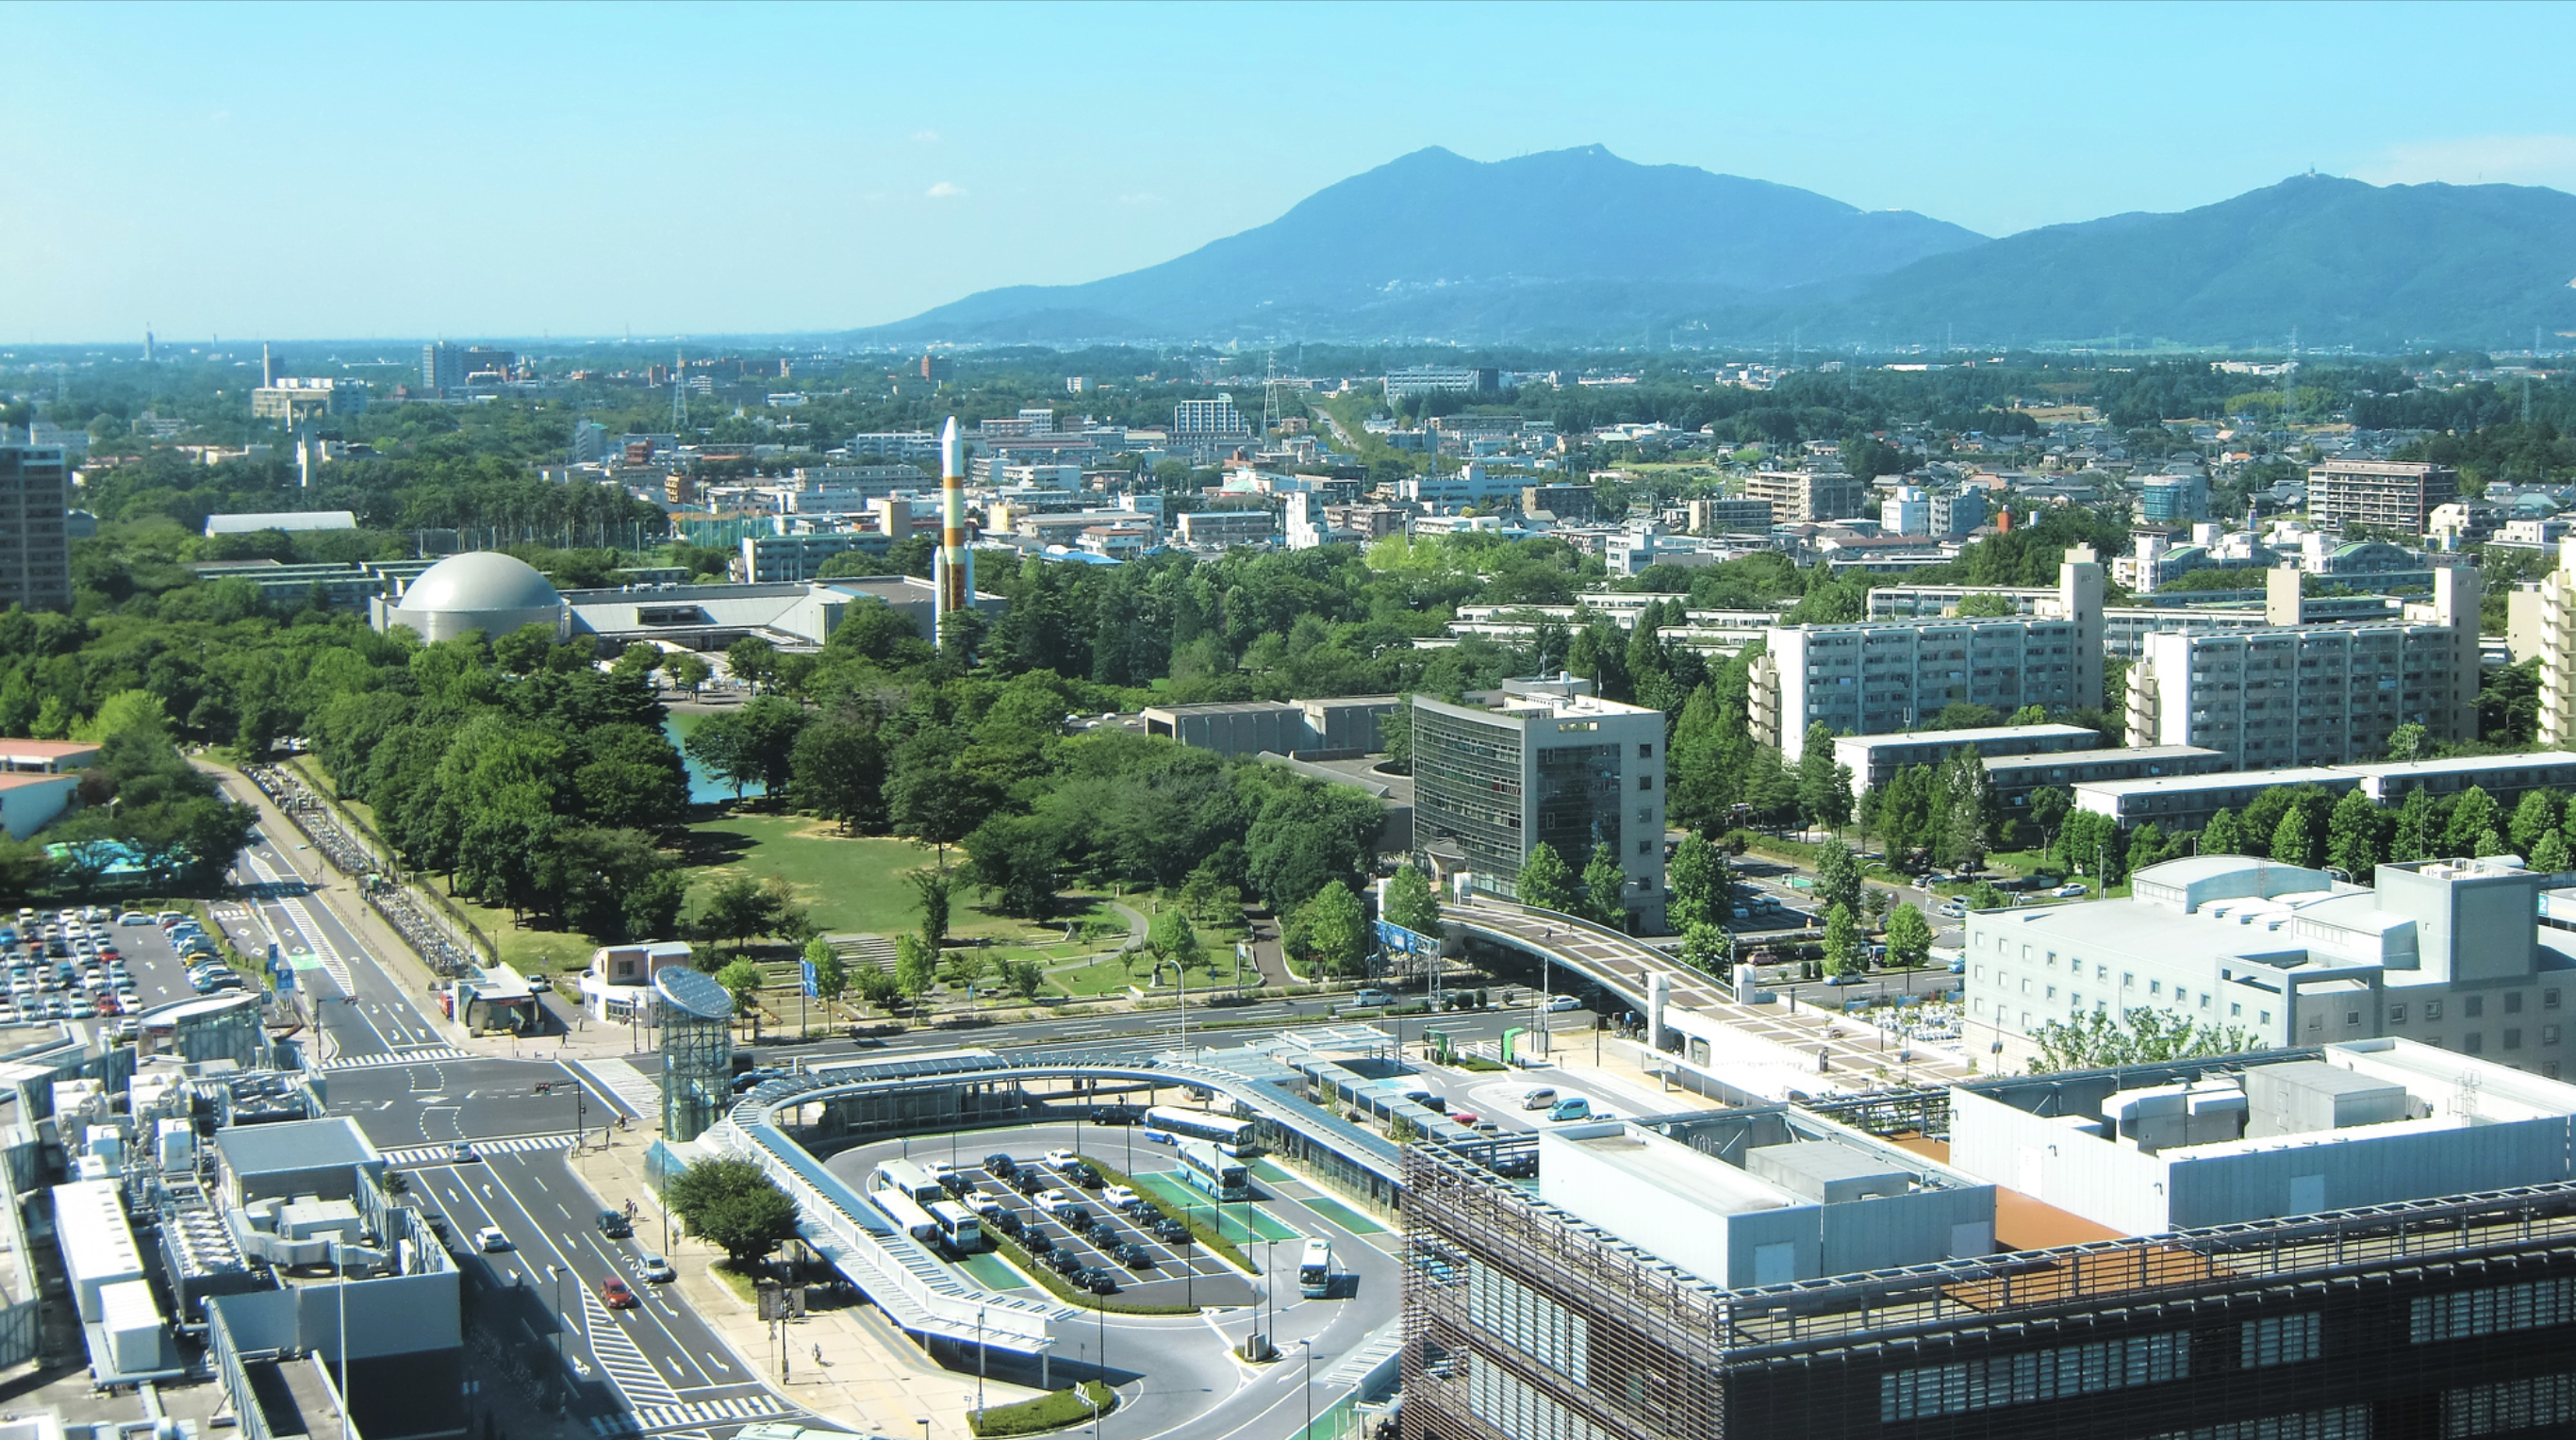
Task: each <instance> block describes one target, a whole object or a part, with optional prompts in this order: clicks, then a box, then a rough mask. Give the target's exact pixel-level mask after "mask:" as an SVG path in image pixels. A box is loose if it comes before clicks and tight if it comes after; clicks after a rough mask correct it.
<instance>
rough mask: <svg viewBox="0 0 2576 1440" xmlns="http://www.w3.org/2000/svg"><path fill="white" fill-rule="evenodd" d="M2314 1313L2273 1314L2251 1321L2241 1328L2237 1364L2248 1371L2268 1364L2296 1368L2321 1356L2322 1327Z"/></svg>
mask: <svg viewBox="0 0 2576 1440" xmlns="http://www.w3.org/2000/svg"><path fill="white" fill-rule="evenodd" d="M2319 1321H2320V1317H2319V1316H2318V1315H2317V1314H2316V1312H2315V1311H2310V1312H2308V1313H2307V1314H2305V1315H2271V1316H2266V1317H2264V1318H2263V1319H2260V1320H2248V1321H2246V1322H2245V1323H2244V1325H2243V1326H2242V1327H2240V1329H2241V1332H2242V1334H2241V1340H2242V1348H2241V1349H2240V1350H2239V1351H2238V1355H2239V1359H2238V1360H2237V1363H2238V1364H2239V1365H2241V1366H2243V1367H2244V1368H2245V1369H2248V1370H2259V1369H2262V1368H2263V1367H2264V1366H2267V1365H2295V1364H2297V1363H2299V1362H2300V1361H2302V1360H2314V1359H2315V1358H2317V1355H2318V1345H2319V1337H2320V1334H2321V1331H2322V1329H2323V1327H2322V1326H2321V1324H2320V1323H2319Z"/></svg>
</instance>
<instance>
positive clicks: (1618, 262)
mask: <svg viewBox="0 0 2576 1440" xmlns="http://www.w3.org/2000/svg"><path fill="white" fill-rule="evenodd" d="M1981 243H1983V237H1981V236H1979V235H1977V234H1976V233H1974V232H1972V231H1968V230H1963V229H1961V228H1960V227H1958V226H1956V225H1951V224H1947V223H1945V222H1942V221H1939V220H1933V219H1930V218H1928V217H1926V216H1922V215H1917V214H1914V213H1912V212H1911V211H1878V212H1872V211H1865V210H1857V209H1854V208H1852V207H1851V206H1849V205H1845V204H1843V203H1842V202H1840V201H1838V200H1831V199H1827V198H1826V197H1824V196H1822V195H1818V194H1815V193H1814V192H1812V191H1807V190H1799V189H1795V188H1793V187H1790V186H1787V185H1774V184H1770V183H1768V182H1765V181H1760V180H1746V179H1742V178H1739V177H1737V176H1732V175H1714V174H1711V173H1709V172H1708V171H1705V170H1700V169H1695V168H1693V167H1690V166H1687V165H1638V164H1634V163H1632V162H1629V161H1626V160H1622V159H1620V158H1619V157H1617V156H1615V155H1613V154H1611V153H1610V152H1609V151H1607V150H1605V149H1603V148H1601V147H1600V146H1598V145H1593V146H1587V147H1584V148H1582V149H1578V150H1558V151H1551V152H1548V153H1545V154H1538V155H1525V156H1522V157H1520V158H1518V159H1514V160H1501V161H1495V162H1492V163H1490V164H1487V163H1479V162H1477V161H1473V160H1468V159H1465V158H1463V157H1461V156H1458V155H1454V154H1452V153H1450V152H1449V151H1447V150H1442V149H1438V148H1433V149H1428V150H1420V151H1416V152H1414V153H1413V154H1411V155H1407V156H1405V157H1403V158H1402V159H1399V160H1395V161H1391V162H1389V163H1388V164H1385V165H1381V166H1379V167H1378V168H1377V169H1375V170H1371V171H1368V172H1367V173H1365V174H1362V175H1355V176H1353V177H1351V178H1350V179H1348V180H1344V181H1342V182H1340V183H1339V184H1335V185H1331V186H1327V187H1326V188H1324V189H1322V190H1319V191H1317V192H1316V193H1315V194H1313V195H1311V196H1308V197H1307V198H1306V199H1305V200H1303V201H1300V202H1299V203H1298V204H1297V205H1296V206H1295V207H1294V208H1293V209H1291V210H1289V212H1288V213H1287V214H1285V215H1282V216H1281V217H1279V218H1278V219H1277V220H1274V221H1272V222H1271V223H1269V224H1267V225H1262V226H1259V227H1256V228H1254V229H1251V230H1247V231H1244V232H1243V233H1241V234H1239V235H1232V236H1228V237H1227V238H1225V239H1223V240H1218V241H1215V242H1213V243H1211V244H1208V245H1205V246H1202V247H1200V248H1199V249H1197V250H1194V251H1192V252H1190V253H1189V254H1187V255H1183V256H1181V257H1180V258H1179V259H1176V260H1170V261H1166V262H1164V263H1163V264H1160V265H1155V266H1151V267H1148V268H1146V269H1143V270H1137V271H1133V272H1130V273H1128V274H1125V275H1118V276H1113V277H1111V278H1109V279H1106V280H1096V281H1093V282H1091V283H1089V284H1085V285H1053V286H1035V285H1021V286H1012V287H1009V288H1006V289H1000V290H987V291H984V292H982V293H980V294H976V295H970V296H968V297H966V298H965V299H963V300H960V301H957V302H956V303H954V304H950V305H943V306H941V307H939V308H938V309H935V310H931V311H928V312H926V313H924V314H922V315H918V316H915V317H913V318H912V319H910V320H905V321H901V322H898V323H896V324H893V325H886V326H881V327H878V328H876V329H874V330H870V331H865V332H861V333H862V335H863V336H864V337H866V338H869V339H876V340H887V341H902V342H909V341H932V340H947V341H966V342H972V341H986V342H1064V341H1073V340H1113V339H1209V338H1226V337H1232V336H1265V335H1285V334H1298V335H1301V336H1303V337H1306V338H1312V339H1317V340H1325V339H1376V338H1380V337H1388V336H1407V335H1444V336H1458V337H1461V338H1473V337H1476V336H1480V335H1481V336H1483V337H1484V338H1487V339H1502V338H1505V337H1507V336H1508V337H1509V338H1514V339H1522V338H1556V339H1579V340H1589V339H1599V338H1603V337H1606V336H1609V335H1612V334H1616V333H1619V332H1621V331H1628V332H1630V333H1641V332H1642V330H1643V329H1644V328H1645V327H1651V326H1655V325H1657V324H1659V323H1665V322H1667V321H1668V320H1669V317H1671V316H1672V315H1673V314H1674V313H1675V312H1676V311H1677V310H1709V309H1717V308H1728V307H1735V306H1743V305H1749V304H1752V303H1754V302H1756V301H1758V300H1760V299H1761V298H1762V297H1764V296H1766V295H1774V294H1778V293H1779V292H1782V291H1786V290H1789V289H1792V288H1794V287H1799V286H1808V285H1816V284H1820V283H1824V282H1832V281H1851V280H1858V279H1864V278H1866V277H1869V276H1874V275H1880V274H1884V273H1885V272H1888V271H1891V270H1894V269H1897V268H1898V267H1900V266H1903V265H1906V264H1909V263H1911V262H1915V261H1919V260H1922V259H1923V258H1925V257H1927V256H1935V255H1940V254H1943V253H1946V252H1952V251H1960V250H1965V249H1968V248H1970V247H1973V246H1977V245H1979V244H1981Z"/></svg>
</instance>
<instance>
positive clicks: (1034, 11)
mask: <svg viewBox="0 0 2576 1440" xmlns="http://www.w3.org/2000/svg"><path fill="white" fill-rule="evenodd" d="M0 15H5V16H6V22H5V24H0V43H5V48H6V53H7V54H8V55H9V57H10V72H9V79H8V82H7V83H6V84H5V85H0V133H7V134H9V135H11V136H13V137H15V138H16V139H17V140H18V141H19V144H18V145H17V146H15V147H13V150H12V153H11V157H10V164H9V168H8V171H7V174H6V177H5V180H0V196H4V197H5V198H0V216H5V217H6V221H5V223H0V343H20V342H43V341H81V340H101V339H117V340H123V339H126V338H129V337H139V334H140V332H141V331H142V329H143V327H144V325H145V324H146V323H147V322H149V323H150V324H151V325H152V326H153V327H154V329H155V330H156V331H158V332H159V334H161V335H162V336H163V337H165V338H168V339H173V340H178V341H196V340H202V339H204V338H205V337H206V336H208V335H225V336H230V337H233V338H236V339H247V338H256V337H260V336H271V337H275V338H280V339H291V338H299V337H318V336H369V335H376V336H414V335H427V334H445V335H450V336H456V337H460V338H462V337H472V336H481V335H536V334H540V333H551V334H554V335H616V334H618V333H620V332H621V331H624V330H626V329H628V328H630V327H631V329H632V331H633V333H634V334H635V335H637V336H638V337H644V336H652V337H657V338H658V337H664V336H670V335H674V334H692V333H695V334H709V333H717V332H760V331H787V330H823V329H835V328H842V327H849V326H856V325H865V324H873V323H878V322H882V321H887V320H893V319H898V318H901V317H903V316H905V315H909V314H912V313H914V312H916V311H919V310H922V309H925V308H927V307H929V306H931V305H935V304H939V303H941V302H944V301H947V300H952V299H955V298H957V297H958V296H960V295H963V294H967V293H969V292H972V291H975V290H978V289H983V288H987V287H990V286H995V285H1004V284H1018V283H1040V284H1044V283H1062V282H1070V281H1080V280H1088V279H1094V278H1097V277H1099V276H1102V275H1108V274H1114V273H1117V272H1119V271H1122V270H1129V269H1133V268H1136V267H1137V266H1140V265H1147V264H1152V263H1154V262H1156V261H1159V260H1164V259H1168V258H1170V257H1171V256H1174V255H1177V254H1180V253H1183V252H1184V251H1187V250H1189V249H1191V248H1193V247H1195V246H1198V245H1200V244H1203V243H1205V242H1207V241H1209V240H1212V239H1215V238H1217V237H1219V236H1222V235H1227V234H1231V233H1233V232H1235V231H1238V230H1242V229H1245V228H1247V227H1250V226H1253V225H1258V224H1261V223H1263V222H1265V221H1268V220H1270V219H1273V218H1275V217H1276V216H1277V215H1278V214H1279V213H1280V212H1281V211H1283V210H1285V209H1286V208H1287V207H1288V206H1290V205H1292V204H1294V203H1295V202H1296V201H1297V200H1298V199H1300V198H1302V197H1303V196H1305V195H1307V194H1309V193H1311V192H1313V191H1314V190H1316V189H1319V188H1321V187H1322V186H1324V185H1327V184H1330V183H1332V182H1333V181H1335V180H1338V179H1341V178H1343V177H1345V176H1348V175H1351V174H1354V173H1357V172H1359V171H1361V170H1365V169H1368V168H1370V167H1372V166H1375V165H1379V164H1382V163H1384V162H1386V161H1387V160H1390V159H1393V158H1394V157H1396V156H1398V155H1402V154H1405V153H1407V152H1409V151H1412V150H1416V149H1419V148H1421V147H1423V146H1426V145H1443V146H1446V147H1448V148H1450V149H1452V150H1455V151H1458V152H1459V153H1460V154H1463V155H1467V156H1470V157H1473V158H1477V159H1487V160H1491V159H1500V158H1504V157H1506V156H1510V155H1514V154H1519V153H1523V152H1526V151H1533V150H1551V149H1561V148H1565V147H1568V146H1575V145H1584V144H1592V143H1599V144H1603V145H1606V146H1608V147H1609V148H1610V149H1611V150H1613V151H1614V152H1616V153H1618V154H1620V155H1622V156H1624V157H1626V158H1628V159H1631V160H1636V161H1640V162H1646V163H1678V164H1689V165H1698V166H1702V167H1704V168H1707V169H1711V170H1718V171H1725V172H1730V173H1734V174H1740V175H1749V176H1755V177H1758V178H1761V179H1766V180H1774V181H1778V182H1781V183H1784V184H1790V185H1798V186H1803V187H1805V188H1807V189H1811V190H1816V191H1820V192H1822V193H1824V194H1827V195H1831V196H1834V197H1835V198H1837V199H1841V200H1844V201H1847V202H1849V203H1851V204H1854V205H1858V206H1862V207H1865V208H1871V209H1912V210H1919V211H1922V212H1924V213H1926V214H1930V215H1935V216H1938V217H1940V218H1942V219H1945V220H1950V221H1954V222H1956V223H1958V224H1962V225H1966V226H1968V227H1970V228H1971V229H1975V230H1980V231H1983V232H1985V233H1987V234H2005V233H2009V232H2011V231H2015V230H2021V229H2027V228H2030V227H2032V226H2037V225H2046V224H2053V223H2058V222H2063V221H2071V220H2085V219H2092V218H2096V217H2098V216H2102V215H2106V214H2112V213H2116V212H2119V211H2124V210H2172V209H2182V208H2187V207H2190V206H2193V205H2199V204H2205V203H2208V202H2211V201H2214V200H2219V199H2223V198H2225V197H2227V196H2229V195H2234V194H2238V193H2241V192H2243V191H2245V190H2248V189H2252V188H2254V187H2256V186H2259V185H2265V184H2269V183H2271V182H2273V181H2276V180H2279V179H2281V178H2282V177H2284V176H2286V175H2290V174H2293V173H2296V172H2298V171H2301V170H2306V169H2309V168H2315V169H2318V170H2322V171H2326V172H2329V173H2334V174H2343V175H2351V176H2355V177H2358V178H2361V179H2365V180H2371V181H2374V182H2381V183H2389V182H2415V181H2425V180H2448V181H2455V182H2464V183H2466V182H2475V181H2477V180H2480V179H2484V180H2487V181H2509V182H2513V183H2519V184H2539V185H2551V186H2555V187H2558V188H2561V189H2568V190H2576V100H2571V99H2570V98H2569V94H2568V91H2567V87H2566V83H2565V73H2564V71H2565V64H2566V57H2567V56H2568V55H2570V54H2571V53H2576V8H2571V7H2567V6H2556V5H2536V4H2535V5H2515V6H2500V7H2492V8H2480V7H2475V6H2461V5H2444V6H2431V5H2423V6H2416V5H2374V6H2356V7H2336V6H2330V5H2296V6H2283V7H2260V6H2238V5H2198V6H2195V5H2163V6H2142V7H2135V8H2128V7H2087V6H2076V5H2037V6H2010V5H1945V4H1915V5H1904V6H1887V7H1877V6H1868V5H1806V6H1790V7H1777V8H1773V7H1732V6H1697V7H1686V6H1682V5H1653V6H1641V7H1620V6H1607V5H1558V4H1530V5H1492V4H1487V5H1475V6H1469V5H1440V6H1425V7H1418V8H1408V7H1403V6H1395V5H1374V4H1372V5H1357V4H1354V5H1347V6H1259V5H1237V4H1229V5H1185V4H1178V3H1170V4H1160V5H1152V6H1134V7H1127V6H1105V7H1087V6H1072V5H1050V6H1033V7H1014V6H1007V5H978V6H954V7H899V6H884V7H826V6H822V5H800V6H792V7H782V8H763V7H758V6H743V5H724V6H705V5H687V6H654V7H625V6H614V5H606V4H601V5H586V6H578V7H530V8H512V7H507V6H499V5H450V6H420V7H405V6H398V5H369V6H327V5H321V4H308V5H294V6H274V7H271V6H232V5H217V4H201V5H187V6H171V7H145V6H126V5H76V6H60V7H55V6H42V5H38V6H27V5H12V6H10V7H9V8H8V9H6V10H5V11H0Z"/></svg>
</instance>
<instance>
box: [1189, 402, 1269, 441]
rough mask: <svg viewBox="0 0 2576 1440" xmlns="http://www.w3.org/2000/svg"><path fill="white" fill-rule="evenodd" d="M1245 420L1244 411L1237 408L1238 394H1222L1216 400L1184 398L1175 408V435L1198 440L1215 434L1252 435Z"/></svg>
mask: <svg viewBox="0 0 2576 1440" xmlns="http://www.w3.org/2000/svg"><path fill="white" fill-rule="evenodd" d="M1251 433H1252V431H1251V430H1250V428H1249V427H1247V426H1246V425H1245V424H1244V423H1243V412H1242V411H1240V410H1237V409H1235V408H1234V397H1233V396H1231V395H1219V396H1218V397H1216V398H1215V399H1213V400H1184V401H1182V402H1181V403H1179V404H1177V405H1175V406H1173V407H1172V438H1173V439H1174V440H1183V439H1190V440H1197V439H1205V438H1208V437H1211V436H1249V435H1250V434H1251Z"/></svg>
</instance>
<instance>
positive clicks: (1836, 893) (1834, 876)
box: [1816, 840, 1862, 915]
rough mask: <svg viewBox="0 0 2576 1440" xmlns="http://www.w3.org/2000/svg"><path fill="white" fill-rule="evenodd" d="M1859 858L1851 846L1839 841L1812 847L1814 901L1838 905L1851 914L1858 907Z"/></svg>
mask: <svg viewBox="0 0 2576 1440" xmlns="http://www.w3.org/2000/svg"><path fill="white" fill-rule="evenodd" d="M1861 888H1862V886H1861V877H1860V861H1859V860H1858V859H1857V858H1855V857H1854V856H1853V854H1852V852H1851V847H1850V846H1848V845H1845V844H1844V843H1843V842H1841V841H1840V840H1828V841H1826V842H1825V843H1824V844H1822V845H1819V846H1817V847H1816V903H1817V904H1819V905H1822V906H1825V907H1827V908H1828V909H1830V908H1832V907H1834V906H1837V905H1838V906H1841V907H1842V908H1843V909H1845V910H1847V911H1849V912H1851V913H1852V914H1854V915H1858V914H1859V913H1860V908H1861V894H1860V892H1861Z"/></svg>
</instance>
